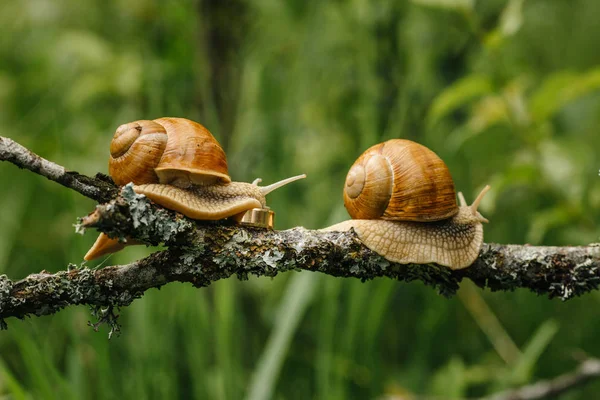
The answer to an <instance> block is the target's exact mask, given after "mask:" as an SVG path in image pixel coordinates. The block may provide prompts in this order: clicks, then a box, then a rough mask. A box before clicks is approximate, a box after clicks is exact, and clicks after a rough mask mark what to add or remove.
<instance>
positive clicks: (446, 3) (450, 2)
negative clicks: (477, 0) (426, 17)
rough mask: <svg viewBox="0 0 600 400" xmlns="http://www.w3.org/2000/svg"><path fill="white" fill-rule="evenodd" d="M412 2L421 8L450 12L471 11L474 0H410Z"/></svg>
mask: <svg viewBox="0 0 600 400" xmlns="http://www.w3.org/2000/svg"><path fill="white" fill-rule="evenodd" d="M412 2H413V3H415V4H419V5H422V6H429V7H437V8H445V9H451V10H452V9H453V10H473V7H474V0H412Z"/></svg>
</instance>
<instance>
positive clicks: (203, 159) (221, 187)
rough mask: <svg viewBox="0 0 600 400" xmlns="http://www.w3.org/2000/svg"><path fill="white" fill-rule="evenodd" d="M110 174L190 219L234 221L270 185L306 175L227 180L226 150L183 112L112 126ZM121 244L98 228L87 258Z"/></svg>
mask: <svg viewBox="0 0 600 400" xmlns="http://www.w3.org/2000/svg"><path fill="white" fill-rule="evenodd" d="M109 174H110V176H111V177H112V178H113V180H114V181H115V183H116V184H117V185H120V186H121V185H125V184H128V183H130V182H132V183H133V184H134V187H133V189H134V190H135V191H136V193H138V194H143V195H145V196H146V197H148V198H149V199H150V200H152V201H154V202H155V203H157V204H159V205H161V206H163V207H165V208H168V209H171V210H174V211H177V212H180V213H182V214H184V215H185V216H187V217H189V218H192V219H199V220H219V219H224V218H232V219H233V220H235V221H237V222H239V221H240V220H241V219H242V217H243V215H244V214H245V213H246V211H248V210H250V209H253V208H264V207H266V198H265V196H266V195H267V194H268V193H270V192H271V191H273V190H275V189H277V188H279V187H281V186H283V185H286V184H288V183H290V182H293V181H295V180H298V179H302V178H305V177H306V175H298V176H295V177H291V178H287V179H284V180H282V181H279V182H276V183H274V184H272V185H269V186H258V183H259V182H260V179H258V180H256V181H255V182H254V183H245V182H231V178H230V177H229V173H228V169H227V159H226V156H225V152H224V151H223V149H222V148H221V146H220V145H219V143H218V142H217V140H216V139H215V138H214V137H213V135H212V134H211V133H210V132H209V131H208V129H206V128H205V127H204V126H202V125H200V124H199V123H197V122H194V121H191V120H188V119H184V118H159V119H155V120H153V121H149V120H140V121H134V122H131V123H128V124H124V125H121V126H120V127H119V128H117V131H116V132H115V135H114V137H113V140H112V142H111V145H110V159H109ZM123 247H124V245H123V244H122V243H119V242H118V241H117V240H115V239H110V238H109V237H108V236H106V235H105V234H101V235H100V236H99V237H98V240H97V241H96V243H95V244H94V246H93V247H92V248H91V249H90V250H89V251H88V253H87V254H86V255H85V257H84V258H85V259H86V260H91V259H94V258H97V257H99V256H101V255H103V254H107V253H111V252H114V251H118V250H120V249H121V248H123Z"/></svg>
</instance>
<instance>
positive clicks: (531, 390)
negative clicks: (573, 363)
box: [480, 359, 600, 400]
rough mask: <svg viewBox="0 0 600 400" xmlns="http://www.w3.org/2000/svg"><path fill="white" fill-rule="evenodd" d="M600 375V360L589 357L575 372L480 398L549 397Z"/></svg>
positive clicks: (533, 399) (518, 399) (522, 399)
mask: <svg viewBox="0 0 600 400" xmlns="http://www.w3.org/2000/svg"><path fill="white" fill-rule="evenodd" d="M598 377H600V360H597V359H589V360H586V361H584V362H583V363H581V364H580V365H579V366H578V367H577V369H576V370H575V371H573V372H569V373H566V374H563V375H560V376H557V377H556V378H553V379H551V380H546V381H540V382H536V383H534V384H531V385H527V386H523V387H521V388H519V389H513V390H507V391H504V392H500V393H496V394H494V395H491V396H488V397H483V398H481V399H480V400H536V399H548V398H552V397H556V396H558V395H560V394H563V393H566V392H567V391H569V390H573V389H575V388H577V387H580V386H582V385H584V384H585V383H588V382H589V381H590V380H592V379H594V378H598Z"/></svg>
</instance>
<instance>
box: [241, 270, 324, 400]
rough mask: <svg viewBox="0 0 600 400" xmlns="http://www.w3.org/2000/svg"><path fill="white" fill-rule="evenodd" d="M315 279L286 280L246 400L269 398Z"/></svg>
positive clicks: (313, 276) (309, 275)
mask: <svg viewBox="0 0 600 400" xmlns="http://www.w3.org/2000/svg"><path fill="white" fill-rule="evenodd" d="M316 279H317V276H316V274H313V273H310V272H305V273H298V274H296V275H294V277H292V279H291V280H290V282H289V284H288V287H287V289H286V293H285V295H284V298H283V300H282V301H281V304H280V306H279V310H278V314H277V320H276V323H275V328H274V330H273V332H272V333H271V335H270V336H269V341H268V342H267V345H266V346H265V349H264V351H263V353H262V354H261V356H260V359H259V361H258V365H257V367H256V370H255V372H254V376H253V378H252V380H251V381H250V386H249V387H250V389H249V390H248V396H247V397H246V398H247V399H248V400H260V399H270V398H271V397H272V395H273V392H274V391H275V385H276V384H277V378H278V377H279V374H280V372H281V368H282V366H283V360H284V359H285V357H286V355H287V353H288V349H289V346H290V342H291V340H292V337H293V335H294V333H295V332H296V329H297V328H298V324H299V323H300V321H301V319H302V317H303V316H304V313H305V312H306V310H307V308H308V305H309V304H310V300H311V299H312V294H313V288H314V286H315V280H316Z"/></svg>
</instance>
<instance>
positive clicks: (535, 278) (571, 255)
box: [0, 137, 600, 320]
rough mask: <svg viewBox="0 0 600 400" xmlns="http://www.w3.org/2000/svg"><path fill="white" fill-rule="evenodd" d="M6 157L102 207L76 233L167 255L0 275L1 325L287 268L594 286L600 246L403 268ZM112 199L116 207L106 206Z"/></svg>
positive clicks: (362, 252)
mask: <svg viewBox="0 0 600 400" xmlns="http://www.w3.org/2000/svg"><path fill="white" fill-rule="evenodd" d="M0 159H2V160H7V161H11V162H13V163H14V164H17V165H18V166H20V167H24V168H27V169H30V170H32V171H34V172H36V173H39V174H41V175H44V176H46V177H47V178H49V179H51V180H54V181H57V182H59V183H61V184H63V185H65V186H67V187H70V188H73V189H74V190H76V191H78V192H79V193H82V194H83V195H85V196H87V197H90V198H92V199H95V200H97V201H99V202H106V203H105V204H101V205H99V206H97V208H96V210H95V211H94V212H93V213H91V214H90V215H88V216H86V217H84V218H82V219H81V223H80V226H79V228H80V229H81V230H83V229H85V228H96V229H98V230H99V231H102V232H105V233H107V234H109V235H110V236H112V237H120V238H123V239H124V238H125V237H130V238H134V239H136V240H139V241H142V242H144V243H147V244H159V243H163V244H165V245H166V246H167V247H168V250H166V251H161V252H158V253H155V254H153V255H151V256H149V257H147V258H145V259H143V260H140V261H136V262H133V263H131V264H128V265H120V266H110V267H104V268H102V269H98V270H91V269H89V268H86V267H81V268H72V269H69V270H67V271H61V272H57V273H54V274H51V273H48V272H45V271H42V272H41V273H38V274H32V275H30V276H28V277H26V278H25V279H23V280H20V281H16V282H15V281H12V280H10V279H9V278H8V277H6V276H0V320H2V319H4V318H7V317H19V318H22V317H24V316H26V315H46V314H52V313H55V312H56V311H58V310H60V309H61V308H63V307H65V306H68V305H75V304H88V305H92V306H97V307H99V306H110V307H112V306H126V305H128V304H130V303H131V302H132V301H133V300H134V299H136V298H138V297H140V296H142V295H143V293H144V292H145V291H146V290H148V289H150V288H153V287H160V286H162V285H164V284H166V283H169V282H174V281H179V282H190V283H192V284H193V285H194V286H196V287H203V286H207V285H210V284H211V283H212V282H214V281H217V280H219V279H225V278H228V277H230V276H231V275H234V274H235V275H236V276H237V277H238V278H240V279H246V278H247V276H248V275H249V274H254V275H256V276H275V275H277V274H278V273H279V272H284V271H288V270H308V271H316V272H321V273H324V274H328V275H332V276H337V277H354V278H358V279H361V280H363V281H365V280H370V279H373V278H376V277H386V278H392V279H397V280H400V281H405V282H409V281H413V280H419V281H422V282H424V283H425V284H428V285H431V286H433V287H435V288H437V289H438V291H439V292H440V293H442V294H444V295H452V294H454V293H455V292H456V290H457V289H458V287H459V283H460V282H461V280H462V279H463V278H469V279H471V280H473V281H474V282H475V283H476V284H477V285H478V286H480V287H482V288H485V287H487V288H490V289H491V290H514V289H517V288H528V289H530V290H532V291H534V292H536V293H538V294H546V295H548V296H549V297H550V298H560V299H562V300H567V299H570V298H573V297H575V296H578V295H581V294H583V293H585V292H588V291H590V290H595V289H597V288H598V284H599V283H600V273H599V268H598V267H599V266H600V246H599V245H590V246H584V247H536V246H520V245H499V244H484V246H483V248H482V249H481V252H480V255H479V258H478V259H477V261H476V262H475V263H474V264H473V265H472V266H471V267H469V268H467V269H464V270H460V271H451V270H449V269H448V268H445V267H441V266H437V265H432V264H428V265H414V264H409V265H402V264H394V263H390V262H388V261H387V260H385V259H384V258H383V257H381V256H379V255H378V254H376V253H374V252H372V251H370V250H369V249H367V248H366V247H365V246H363V245H362V244H361V242H360V241H359V240H358V238H357V237H356V235H355V234H354V233H353V232H346V233H341V232H322V231H315V230H307V229H304V228H302V227H298V228H294V229H290V230H286V231H268V230H263V229H256V228H244V227H239V226H233V225H230V224H229V225H228V224H227V223H226V222H219V223H208V222H198V221H192V220H189V219H187V218H185V217H183V216H181V215H180V214H177V213H175V212H173V211H170V210H166V209H163V208H160V207H158V206H156V205H154V204H152V203H151V202H149V201H148V200H147V199H146V198H145V197H144V196H140V195H138V194H136V193H135V192H134V191H133V189H132V187H131V186H125V187H124V188H123V189H122V190H120V191H119V190H118V189H117V188H116V187H115V186H114V185H112V183H110V182H109V181H108V180H106V179H99V178H90V177H87V176H84V175H80V174H76V173H71V172H67V171H66V170H65V169H64V168H63V167H61V166H58V165H56V164H54V163H51V162H49V161H47V160H44V159H42V158H41V157H39V156H37V155H35V154H33V153H31V152H30V151H29V150H27V149H25V148H24V147H22V146H20V145H18V144H16V143H15V142H14V141H12V140H10V139H5V138H1V137H0ZM108 200H110V201H108Z"/></svg>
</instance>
